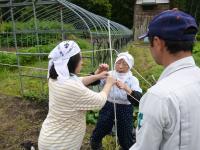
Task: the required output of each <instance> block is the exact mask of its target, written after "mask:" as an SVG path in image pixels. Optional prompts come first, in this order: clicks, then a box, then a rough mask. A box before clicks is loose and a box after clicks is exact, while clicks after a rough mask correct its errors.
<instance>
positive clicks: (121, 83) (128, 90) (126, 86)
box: [116, 80, 132, 94]
mask: <svg viewBox="0 0 200 150" xmlns="http://www.w3.org/2000/svg"><path fill="white" fill-rule="evenodd" d="M116 85H117V87H118V88H119V89H122V90H125V91H126V92H127V93H128V94H131V93H132V90H131V89H130V88H129V87H128V85H127V84H125V83H123V82H122V81H119V80H117V82H116Z"/></svg>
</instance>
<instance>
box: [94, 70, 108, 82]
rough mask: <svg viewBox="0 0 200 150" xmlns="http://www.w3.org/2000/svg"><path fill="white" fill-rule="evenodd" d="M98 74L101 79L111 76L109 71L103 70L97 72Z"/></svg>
mask: <svg viewBox="0 0 200 150" xmlns="http://www.w3.org/2000/svg"><path fill="white" fill-rule="evenodd" d="M96 76H97V78H98V79H99V80H101V79H105V78H107V77H108V76H109V73H108V72H107V71H103V72H101V73H99V74H96Z"/></svg>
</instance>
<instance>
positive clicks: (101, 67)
mask: <svg viewBox="0 0 200 150" xmlns="http://www.w3.org/2000/svg"><path fill="white" fill-rule="evenodd" d="M108 70H109V65H108V64H100V65H99V68H98V69H97V70H96V71H95V73H94V74H99V73H101V72H103V71H108Z"/></svg>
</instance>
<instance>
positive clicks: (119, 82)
mask: <svg viewBox="0 0 200 150" xmlns="http://www.w3.org/2000/svg"><path fill="white" fill-rule="evenodd" d="M116 85H117V87H118V88H119V89H122V90H125V89H126V88H127V85H126V84H125V83H123V82H121V81H119V80H117V83H116Z"/></svg>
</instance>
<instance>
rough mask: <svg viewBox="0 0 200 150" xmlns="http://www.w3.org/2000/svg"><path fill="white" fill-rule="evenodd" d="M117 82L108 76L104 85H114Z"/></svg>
mask: <svg viewBox="0 0 200 150" xmlns="http://www.w3.org/2000/svg"><path fill="white" fill-rule="evenodd" d="M116 82H117V80H116V79H115V78H113V77H112V76H108V77H107V79H106V84H110V85H114V84H116Z"/></svg>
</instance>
